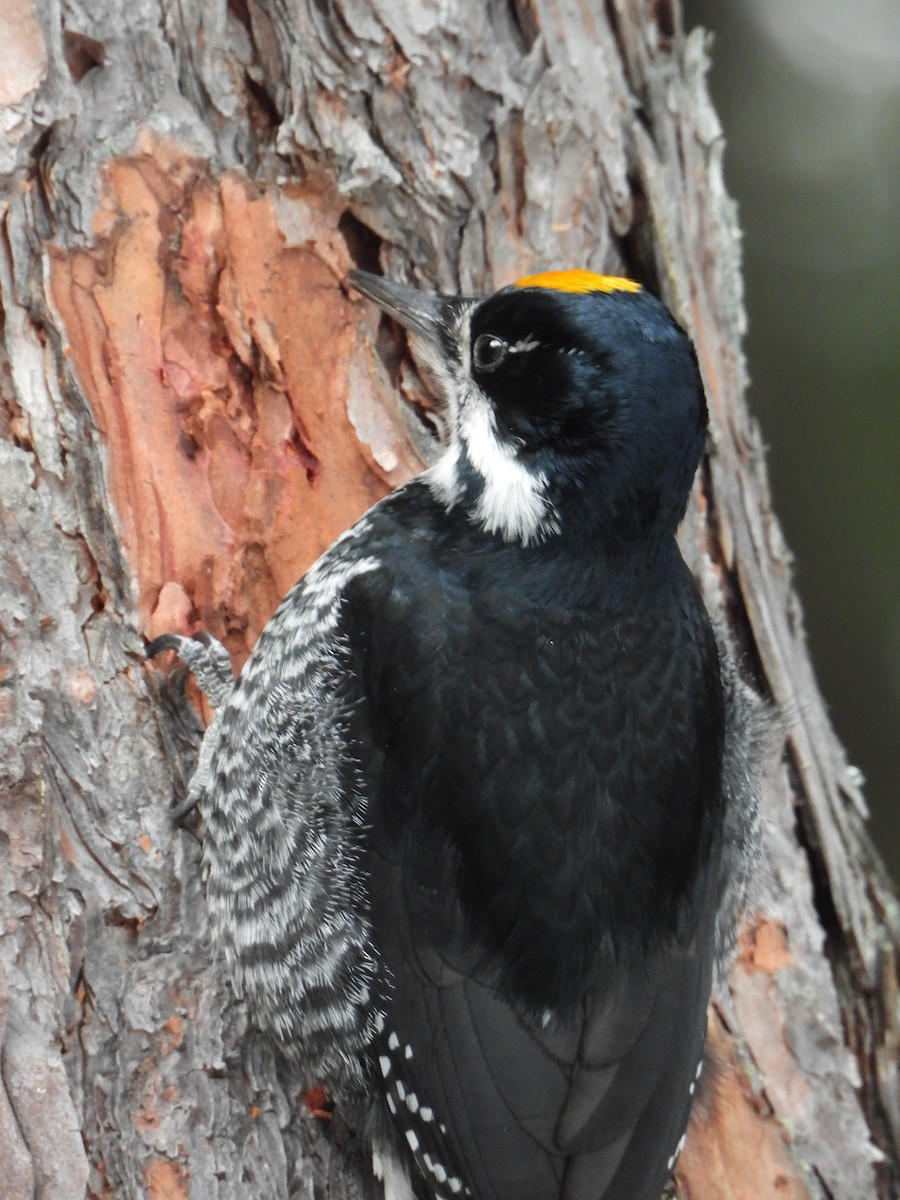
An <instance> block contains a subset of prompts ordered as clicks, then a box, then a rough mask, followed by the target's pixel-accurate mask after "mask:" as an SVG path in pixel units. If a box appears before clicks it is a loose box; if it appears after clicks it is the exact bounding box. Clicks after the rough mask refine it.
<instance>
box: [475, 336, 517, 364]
mask: <svg viewBox="0 0 900 1200" xmlns="http://www.w3.org/2000/svg"><path fill="white" fill-rule="evenodd" d="M508 352H509V343H508V342H504V340H503V338H499V337H496V336H495V335H494V334H493V333H479V335H478V337H477V338H476V339H475V344H474V345H473V347H472V362H473V364H474V366H475V369H476V371H494V370H496V369H497V367H499V366H500V364H501V363H502V362H503V360H504V359H505V358H506V355H507V353H508Z"/></svg>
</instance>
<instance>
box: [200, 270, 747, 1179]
mask: <svg viewBox="0 0 900 1200" xmlns="http://www.w3.org/2000/svg"><path fill="white" fill-rule="evenodd" d="M355 281H356V284H357V286H358V287H360V289H361V290H363V291H364V292H365V293H367V294H369V295H370V296H372V297H373V298H374V299H376V300H377V301H378V302H379V303H381V304H382V305H383V306H384V307H385V308H387V310H388V311H389V312H391V313H392V314H393V315H395V316H396V317H398V318H399V319H401V320H402V321H403V322H404V323H405V324H407V325H408V326H409V327H410V328H411V329H412V330H413V332H414V333H415V334H417V335H418V336H419V337H420V338H424V339H425V341H426V342H427V343H428V344H429V345H430V347H431V349H430V351H429V353H430V355H431V358H432V365H433V366H434V368H435V369H436V371H437V372H438V374H439V375H440V376H441V377H442V379H443V381H444V386H445V389H446V391H447V392H448V397H449V401H450V406H451V415H450V422H451V425H452V427H453V431H454V432H453V435H452V438H451V444H450V448H449V449H448V451H447V453H446V455H445V457H444V459H443V460H442V461H441V462H439V463H438V464H437V465H436V466H435V467H434V468H432V469H431V471H429V472H426V473H425V474H424V475H423V476H420V477H419V478H418V479H416V480H413V481H412V482H411V483H409V484H407V485H406V486H405V487H404V488H401V489H400V490H399V491H398V492H396V493H394V494H393V495H392V496H390V497H388V498H387V499H386V500H385V501H383V502H382V503H381V504H379V505H377V506H376V508H375V509H373V510H372V511H371V512H370V513H369V514H367V516H366V517H365V518H363V520H362V522H360V524H359V525H358V526H356V527H355V528H354V530H352V531H350V532H349V533H348V534H347V535H345V537H344V538H342V539H341V540H340V541H339V542H338V543H336V544H335V546H334V547H333V548H332V549H331V550H330V551H329V552H328V553H327V554H326V555H325V556H324V558H323V559H322V560H320V563H319V564H317V566H316V567H315V568H314V569H313V571H312V572H311V573H310V574H309V575H308V576H307V577H306V578H305V579H304V580H302V581H301V582H300V583H299V584H298V585H297V587H296V588H295V589H294V590H293V591H292V592H291V593H290V594H289V595H288V597H286V599H285V600H284V602H283V603H282V605H281V607H280V608H279V610H278V612H277V613H276V615H275V617H274V618H273V620H272V622H271V623H270V625H269V626H268V627H267V629H266V631H265V632H264V634H263V635H262V637H261V639H260V642H259V644H258V646H257V648H256V649H255V651H254V653H253V655H252V656H251V659H250V660H249V662H248V664H247V667H246V668H245V671H244V673H243V675H242V677H241V680H240V681H239V682H238V684H237V687H236V689H235V691H234V693H233V694H232V696H231V698H230V699H229V701H228V702H227V703H226V704H225V706H224V707H223V709H222V710H220V714H219V716H218V718H217V722H216V725H215V726H214V727H213V728H212V729H211V731H210V733H209V735H208V739H207V744H206V745H205V746H204V753H203V756H202V759H201V767H200V770H199V771H198V776H197V778H196V780H195V783H194V787H193V789H192V792H193V794H195V795H196V796H197V797H198V798H199V799H200V800H201V802H202V804H203V810H204V815H205V817H206V837H205V855H206V862H207V867H208V873H209V884H208V887H209V897H210V907H211V912H212V915H213V920H214V924H215V926H216V928H217V929H218V933H219V937H220V941H221V942H222V944H223V946H224V948H225V952H226V954H227V955H228V957H229V959H230V961H231V963H232V966H233V969H234V972H235V977H236V980H237V982H238V984H239V986H240V988H241V989H242V990H243V992H244V993H245V994H246V995H247V996H248V999H249V1000H250V1001H251V1003H252V1005H253V1006H254V1008H255V1009H256V1011H257V1014H258V1019H259V1020H260V1021H261V1023H262V1024H264V1025H265V1026H267V1027H269V1028H272V1029H273V1030H274V1031H275V1032H276V1033H277V1034H278V1035H279V1036H280V1037H281V1038H282V1040H283V1041H285V1043H286V1044H288V1045H290V1046H291V1047H292V1048H293V1050H294V1051H295V1052H296V1054H297V1055H298V1057H299V1059H300V1060H301V1062H304V1063H305V1064H306V1066H307V1068H308V1069H309V1070H310V1071H311V1072H312V1073H313V1074H314V1076H315V1078H314V1079H311V1082H321V1083H324V1084H325V1085H326V1086H327V1087H330V1088H331V1089H332V1090H333V1091H334V1092H335V1093H336V1094H337V1097H338V1100H339V1102H342V1103H343V1104H344V1105H345V1106H346V1110H347V1112H348V1114H349V1116H350V1119H351V1120H355V1121H357V1122H358V1123H359V1125H360V1128H361V1129H363V1130H364V1131H365V1134H364V1136H368V1137H370V1138H371V1140H372V1148H373V1154H374V1159H375V1161H376V1168H377V1170H378V1171H379V1172H380V1173H381V1174H383V1175H384V1176H385V1193H386V1196H388V1197H389V1198H394V1197H397V1198H399V1197H402V1196H409V1195H415V1196H417V1197H422V1198H425V1197H446V1196H450V1195H454V1194H469V1195H472V1196H475V1197H478V1198H479V1200H556V1198H557V1197H560V1198H563V1197H565V1198H566V1200H657V1198H658V1196H659V1193H660V1191H661V1190H662V1187H663V1185H664V1183H665V1181H666V1178H667V1176H668V1174H669V1173H670V1171H671V1168H672V1165H673V1163H674V1160H675V1157H676V1155H677V1152H678V1149H679V1148H680V1141H681V1139H682V1135H683V1133H684V1130H685V1127H686V1124H687V1119H688V1114H689V1111H690V1105H691V1097H692V1095H693V1093H694V1090H695V1080H696V1076H697V1072H698V1068H699V1064H700V1062H701V1057H702V1048H703V1041H704V1034H705V1024H706V1007H707V1003H708V999H709V994H710V988H711V986H712V976H713V970H714V966H715V961H716V954H717V947H721V946H722V945H724V944H726V943H727V942H728V940H729V936H730V929H731V926H732V925H733V921H734V910H735V909H736V908H737V907H738V906H739V904H740V900H741V895H740V893H741V888H740V887H738V888H736V889H735V890H734V894H733V895H730V896H729V898H728V911H727V912H723V911H722V905H723V895H724V891H725V887H724V885H725V879H726V875H728V874H729V873H730V868H729V867H728V865H727V864H728V862H729V861H731V860H726V859H725V858H724V857H723V855H726V854H728V855H731V856H732V859H733V857H734V854H735V847H734V846H726V845H725V841H726V836H725V835H726V830H727V833H728V838H729V839H730V841H731V842H736V843H740V844H739V845H738V846H737V853H739V854H740V853H744V852H745V851H747V849H748V848H749V847H752V844H753V843H754V837H755V828H756V817H755V810H754V808H753V801H752V797H751V795H750V792H749V790H748V788H747V787H746V786H743V781H745V780H746V779H747V778H748V770H746V769H745V767H750V766H752V762H753V758H754V751H753V748H752V745H751V743H752V742H753V739H754V737H755V733H754V727H753V722H752V721H750V720H745V721H742V720H739V719H737V717H736V716H735V715H734V713H735V712H736V711H737V708H738V707H740V704H741V703H742V692H741V687H740V685H739V684H737V683H736V682H735V679H734V676H733V672H732V671H731V668H730V666H728V665H727V664H726V667H725V669H723V664H722V662H721V660H720V658H721V656H720V648H719V646H718V645H717V640H716V637H715V636H714V633H713V630H712V627H711V624H710V621H709V618H708V616H707V614H706V611H705V609H704V606H703V604H702V601H701V598H700V595H699V593H698V590H697V587H696V584H695V583H694V580H693V579H692V577H691V575H690V572H689V571H688V569H687V568H686V566H685V564H684V562H683V561H682V559H681V555H680V553H679V551H678V547H677V543H676V541H675V530H676V527H677V524H678V521H679V520H680V519H681V517H682V515H683V513H684V509H685V505H686V502H687V496H688V492H689V489H690V486H691V481H692V478H693V474H694V471H695V469H696V466H697V463H698V461H699V458H700V454H701V451H702V445H703V437H704V430H705V420H706V410H705V403H704V399H703V393H702V388H701V385H700V381H699V374H698V372H697V368H696V362H695V360H694V356H693V352H692V349H691V346H690V343H689V341H688V339H687V338H686V337H685V335H684V334H683V332H682V331H681V330H680V329H679V328H678V326H677V325H676V323H675V322H674V320H673V319H672V317H671V316H670V314H669V313H668V312H667V310H666V309H665V308H664V307H663V306H662V305H661V304H660V303H659V302H658V301H656V300H655V299H653V298H652V297H650V296H649V295H648V294H647V293H645V292H643V291H641V290H640V289H637V288H636V285H632V284H629V283H628V282H627V281H621V280H609V279H607V278H606V277H600V276H590V275H588V274H587V273H581V272H576V273H571V274H564V275H562V276H559V275H550V276H544V277H537V279H536V280H535V281H525V284H526V285H525V286H523V287H512V288H507V289H504V290H503V291H502V292H500V293H497V294H496V295H495V296H493V297H489V298H487V299H485V300H478V299H459V298H436V297H423V296H421V295H420V294H419V293H414V292H412V291H411V290H410V289H404V288H401V287H399V286H398V285H393V284H388V283H386V282H385V281H382V280H379V279H376V278H375V277H370V276H365V275H362V274H359V273H357V274H356V276H355ZM735 740H737V741H738V742H739V743H740V744H739V745H731V744H730V742H735ZM736 780H740V781H742V782H741V784H738V783H736V782H734V781H736ZM729 781H731V782H729ZM741 806H743V807H744V808H745V809H746V813H740V812H739V813H736V812H735V809H736V808H739V807H741Z"/></svg>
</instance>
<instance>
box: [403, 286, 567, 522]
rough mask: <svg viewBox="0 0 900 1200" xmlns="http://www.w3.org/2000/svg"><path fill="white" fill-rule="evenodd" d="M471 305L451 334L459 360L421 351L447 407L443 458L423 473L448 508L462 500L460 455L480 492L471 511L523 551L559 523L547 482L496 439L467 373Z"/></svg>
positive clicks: (523, 347) (517, 349) (525, 342)
mask: <svg viewBox="0 0 900 1200" xmlns="http://www.w3.org/2000/svg"><path fill="white" fill-rule="evenodd" d="M474 307H475V305H474V304H473V305H471V306H469V307H467V308H465V309H464V310H463V311H462V312H461V313H460V314H459V317H458V321H457V326H456V328H455V329H452V330H450V331H449V332H450V335H451V339H452V341H453V342H455V343H456V344H457V345H458V346H459V361H458V362H453V363H452V364H450V367H449V369H448V364H447V363H446V362H445V361H443V360H442V359H441V357H440V353H439V351H437V350H436V349H434V347H432V348H431V349H430V350H428V349H427V348H426V354H425V358H426V361H427V363H428V365H429V366H430V367H431V368H432V369H433V371H434V374H435V375H436V376H437V378H438V380H439V382H440V383H441V385H442V386H443V388H444V392H445V395H446V398H447V401H448V403H449V405H450V408H451V428H452V430H453V434H452V440H451V443H450V446H449V447H448V449H447V451H446V453H445V454H443V455H442V456H441V458H439V459H438V461H437V462H436V463H434V464H433V466H431V467H430V468H429V469H428V470H427V471H426V472H425V479H426V480H427V482H428V486H429V488H430V489H431V493H432V495H433V496H434V497H435V499H436V500H437V501H438V502H439V503H440V504H442V505H443V506H444V507H445V508H447V509H451V508H453V507H454V506H455V505H456V504H458V503H459V501H460V499H461V497H462V478H461V475H462V461H461V456H462V450H463V449H465V453H466V457H467V458H468V461H469V463H470V464H471V466H472V467H473V468H474V470H475V471H476V472H477V474H478V475H479V476H480V477H481V480H482V490H481V494H480V496H479V497H478V501H477V503H476V505H475V508H474V510H473V512H472V514H471V515H472V517H473V518H474V520H475V522H476V523H477V524H478V525H479V526H480V527H481V528H482V529H483V530H485V532H487V533H499V534H500V536H501V537H502V538H503V539H504V541H507V542H521V543H522V544H523V545H525V546H529V545H533V544H535V543H538V542H541V541H543V540H544V539H545V538H547V537H549V536H551V535H552V534H554V533H559V522H558V519H557V516H556V514H555V513H554V511H553V508H552V505H551V504H550V503H549V501H548V499H547V495H546V486H547V480H546V477H545V476H543V475H541V474H535V473H533V472H531V471H529V470H528V468H527V467H525V466H524V465H523V464H522V463H520V462H519V461H518V458H517V455H516V447H515V445H514V444H513V443H512V442H511V441H507V440H505V439H504V438H502V437H501V436H500V433H499V431H498V429H497V421H496V414H495V413H494V409H493V406H492V404H491V402H490V401H489V400H488V398H487V396H486V395H485V394H484V393H483V392H482V391H481V389H480V388H478V387H477V386H476V385H475V384H474V383H473V381H472V377H471V375H470V373H469V358H470V343H471V337H472V334H471V317H472V311H473V309H474ZM538 345H539V342H538V341H537V340H536V339H535V338H534V337H533V336H532V335H529V336H528V337H526V338H523V339H522V340H521V341H519V342H516V343H515V344H514V345H512V346H510V352H511V353H521V352H526V351H528V350H533V349H535V348H536V347H537V346H538Z"/></svg>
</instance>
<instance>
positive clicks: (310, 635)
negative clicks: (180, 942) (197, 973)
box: [192, 527, 378, 1087]
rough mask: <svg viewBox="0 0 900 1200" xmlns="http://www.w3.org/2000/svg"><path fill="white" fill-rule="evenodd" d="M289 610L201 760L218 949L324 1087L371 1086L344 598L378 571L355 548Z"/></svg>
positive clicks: (321, 570) (266, 1022)
mask: <svg viewBox="0 0 900 1200" xmlns="http://www.w3.org/2000/svg"><path fill="white" fill-rule="evenodd" d="M359 532H360V529H359V527H357V528H356V530H355V531H353V532H351V533H350V534H348V535H345V537H344V538H342V539H341V540H340V541H339V542H337V543H336V544H335V545H334V546H333V547H332V548H331V549H330V550H329V552H328V553H327V554H326V555H325V556H323V558H322V559H320V560H319V562H318V563H316V565H315V566H314V567H313V568H312V569H311V570H310V571H309V572H308V574H307V575H306V576H305V577H304V578H303V579H302V580H301V581H300V583H298V584H297V586H296V587H295V588H293V589H292V590H291V592H290V593H289V594H288V595H287V597H286V598H285V600H284V601H283V602H282V604H281V606H280V607H279V609H278V611H277V612H276V613H275V615H274V616H273V618H272V620H271V622H270V623H269V625H268V626H267V628H266V630H265V631H264V633H263V634H262V636H261V637H260V639H259V642H258V644H257V646H256V648H255V650H254V653H253V655H252V657H251V658H250V659H249V660H248V663H247V665H246V668H245V670H244V671H243V673H242V675H241V677H240V681H239V683H238V684H237V686H236V687H235V689H234V690H233V692H232V693H231V696H230V698H229V699H228V701H227V702H226V703H225V704H224V706H223V707H222V708H221V709H220V711H219V712H218V714H217V716H216V720H215V723H214V725H213V726H212V727H211V728H210V730H209V731H208V733H207V738H206V741H205V743H204V747H203V751H202V754H201V770H202V772H203V775H202V777H201V778H200V779H198V780H197V785H196V786H195V787H193V788H192V791H200V792H201V802H202V808H203V814H204V842H203V860H204V865H205V873H206V881H207V896H208V902H209V910H210V918H211V923H212V929H213V933H214V937H215V939H216V941H217V943H218V945H219V946H220V947H221V949H222V951H223V952H224V955H225V958H226V961H227V962H228V964H229V966H230V968H231V971H232V973H233V978H234V982H235V984H236V987H237V990H238V992H239V994H241V995H243V996H245V997H246V998H247V1000H248V1001H249V1002H250V1005H251V1009H252V1011H253V1012H254V1015H255V1018H256V1020H257V1022H258V1023H260V1024H261V1025H262V1026H263V1027H264V1028H266V1029H268V1030H269V1031H270V1032H272V1033H274V1034H276V1035H277V1037H278V1039H279V1040H280V1042H281V1043H282V1045H283V1046H284V1047H286V1048H287V1049H288V1050H289V1051H290V1052H292V1053H293V1054H294V1055H296V1056H298V1057H300V1058H302V1063H303V1071H304V1074H305V1076H306V1077H307V1078H309V1079H310V1080H313V1081H321V1080H328V1081H329V1082H330V1083H331V1086H332V1087H338V1086H339V1085H340V1084H341V1083H342V1082H343V1081H345V1080H347V1081H352V1080H354V1079H357V1078H358V1076H359V1073H360V1052H361V1051H363V1050H364V1049H365V1047H366V1046H367V1045H368V1044H369V1042H370V1041H371V1038H372V1033H373V1029H374V1020H375V1011H374V1007H373V991H372V979H373V973H374V965H373V959H372V954H371V948H370V944H369V932H368V926H367V921H366V902H365V896H364V894H363V885H362V882H361V874H360V865H359V854H360V848H359V829H360V826H361V824H362V822H363V821H364V819H365V810H364V804H363V801H362V797H361V795H360V788H359V780H358V777H357V768H356V765H355V763H354V761H353V757H352V751H351V750H350V749H349V748H348V745H347V739H346V720H347V706H348V704H352V703H353V697H352V696H350V695H348V693H347V688H346V681H347V662H346V653H347V651H346V646H345V644H344V640H343V639H342V637H341V636H340V634H339V633H338V630H337V616H338V608H339V603H340V599H341V596H342V592H343V590H344V588H345V587H346V585H347V583H348V582H349V581H350V580H351V579H353V578H354V577H356V576H358V575H361V574H364V573H365V572H368V571H372V570H375V569H376V568H377V566H378V563H377V561H376V560H374V559H371V558H368V557H366V556H364V555H363V556H362V557H360V556H359V554H358V552H357V543H356V542H355V541H354V535H358V534H359Z"/></svg>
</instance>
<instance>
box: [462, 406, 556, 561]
mask: <svg viewBox="0 0 900 1200" xmlns="http://www.w3.org/2000/svg"><path fill="white" fill-rule="evenodd" d="M459 438H460V442H461V443H462V445H463V446H464V447H465V452H466V457H467V458H468V460H469V462H470V463H471V464H472V466H473V467H474V468H475V470H476V471H477V472H478V474H479V475H480V476H481V479H482V488H481V495H480V496H479V497H478V503H477V504H476V505H475V511H474V513H473V516H474V517H475V520H476V521H477V522H478V524H479V525H480V526H481V527H482V529H485V530H486V531H487V532H488V533H499V534H500V536H501V537H502V538H503V540H504V541H507V542H521V543H522V545H523V546H531V545H534V544H536V543H538V542H542V541H544V540H545V539H546V538H547V537H549V536H550V535H551V534H554V533H559V521H558V519H557V516H556V513H555V512H554V511H553V508H552V506H551V505H550V503H549V501H548V499H547V479H546V476H545V475H543V474H540V473H538V474H535V473H534V472H532V471H529V470H528V468H527V467H526V466H524V465H523V464H522V463H520V462H519V460H518V457H517V455H516V447H515V446H514V445H513V444H512V442H510V441H508V440H507V439H505V438H503V437H501V435H500V433H499V431H498V429H497V415H496V413H495V412H494V409H493V406H492V405H491V403H490V401H489V400H488V398H487V396H485V395H484V393H483V392H481V390H480V389H479V388H476V387H474V386H473V387H471V388H470V390H469V394H468V395H467V396H466V398H465V400H464V401H463V402H462V404H461V405H460V414H459Z"/></svg>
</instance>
